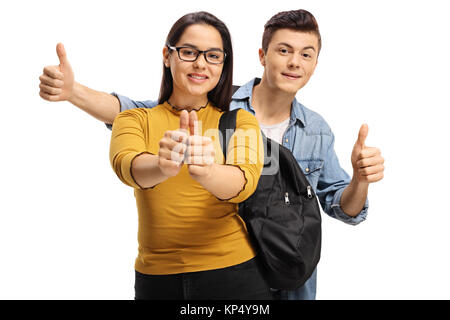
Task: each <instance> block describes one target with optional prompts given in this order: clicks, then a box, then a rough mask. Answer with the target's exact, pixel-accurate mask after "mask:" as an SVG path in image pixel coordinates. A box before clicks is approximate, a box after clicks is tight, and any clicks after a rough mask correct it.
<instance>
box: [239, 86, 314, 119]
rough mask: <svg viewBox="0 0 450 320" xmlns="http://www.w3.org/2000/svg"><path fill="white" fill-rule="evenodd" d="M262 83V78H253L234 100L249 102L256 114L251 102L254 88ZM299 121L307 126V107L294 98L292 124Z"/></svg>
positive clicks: (250, 107) (242, 87) (241, 88)
mask: <svg viewBox="0 0 450 320" xmlns="http://www.w3.org/2000/svg"><path fill="white" fill-rule="evenodd" d="M260 82H261V79H260V78H253V79H252V80H250V81H249V82H247V83H246V84H244V85H243V86H241V87H240V88H239V89H238V90H237V91H236V92H235V93H234V95H233V98H232V99H233V100H248V108H249V109H250V110H251V111H252V112H253V113H254V112H255V110H253V108H252V106H251V104H250V102H251V101H252V93H253V87H254V86H255V85H257V84H259V83H260ZM296 120H299V121H300V122H301V123H302V124H303V126H306V118H305V107H304V106H303V105H302V104H301V103H300V102H298V101H297V98H294V101H292V108H291V121H290V122H291V123H294V122H295V121H296Z"/></svg>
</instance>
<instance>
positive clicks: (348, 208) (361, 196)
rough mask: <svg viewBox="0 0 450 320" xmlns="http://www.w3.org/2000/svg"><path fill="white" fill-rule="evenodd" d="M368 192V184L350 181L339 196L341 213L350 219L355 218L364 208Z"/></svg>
mask: <svg viewBox="0 0 450 320" xmlns="http://www.w3.org/2000/svg"><path fill="white" fill-rule="evenodd" d="M368 191H369V184H368V183H361V182H357V181H356V180H355V179H352V181H351V182H350V184H349V185H348V186H347V188H345V190H344V192H343V193H342V196H341V203H340V205H341V209H342V211H344V212H345V213H346V214H347V215H349V216H351V217H356V216H357V215H358V214H359V213H360V212H361V210H362V209H363V207H364V204H365V202H366V199H367V194H368Z"/></svg>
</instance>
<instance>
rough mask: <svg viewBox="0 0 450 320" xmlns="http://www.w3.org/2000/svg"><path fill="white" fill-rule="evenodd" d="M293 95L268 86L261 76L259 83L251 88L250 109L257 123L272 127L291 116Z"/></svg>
mask: <svg viewBox="0 0 450 320" xmlns="http://www.w3.org/2000/svg"><path fill="white" fill-rule="evenodd" d="M294 98H295V94H293V93H286V92H284V91H281V90H280V89H278V88H276V87H273V86H270V84H269V83H268V82H267V79H266V78H265V77H264V76H263V78H262V79H261V82H260V83H259V84H258V85H257V86H255V87H253V93H252V107H253V109H254V110H255V116H256V119H258V121H259V123H261V124H265V125H272V124H277V123H280V122H282V121H284V120H286V119H287V118H289V116H290V115H291V106H292V101H294Z"/></svg>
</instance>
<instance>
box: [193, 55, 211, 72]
mask: <svg viewBox="0 0 450 320" xmlns="http://www.w3.org/2000/svg"><path fill="white" fill-rule="evenodd" d="M207 63H208V62H207V61H206V58H205V54H204V53H200V54H199V55H198V58H197V60H195V61H194V68H198V69H204V68H205V67H206V64H207Z"/></svg>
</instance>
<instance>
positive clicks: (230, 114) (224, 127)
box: [219, 109, 239, 160]
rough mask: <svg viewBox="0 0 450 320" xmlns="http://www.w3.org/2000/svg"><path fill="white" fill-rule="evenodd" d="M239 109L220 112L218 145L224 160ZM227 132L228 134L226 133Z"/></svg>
mask: <svg viewBox="0 0 450 320" xmlns="http://www.w3.org/2000/svg"><path fill="white" fill-rule="evenodd" d="M238 111H239V109H234V110H231V111H227V112H224V113H222V116H221V117H220V120H219V131H220V133H221V139H220V146H221V147H222V152H223V156H224V158H225V160H226V159H227V150H228V144H229V142H230V138H231V136H232V134H231V133H232V132H234V131H235V130H236V117H237V113H238ZM227 133H228V134H227Z"/></svg>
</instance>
